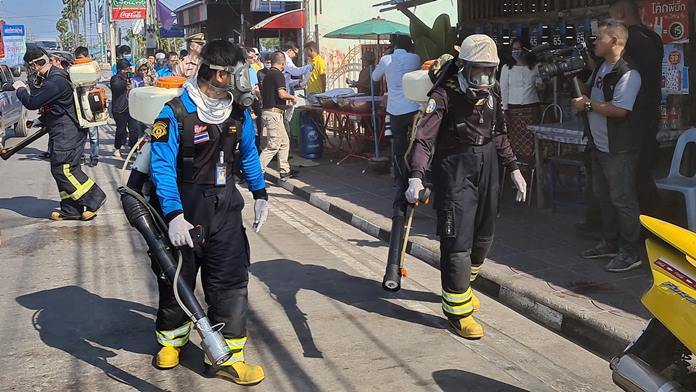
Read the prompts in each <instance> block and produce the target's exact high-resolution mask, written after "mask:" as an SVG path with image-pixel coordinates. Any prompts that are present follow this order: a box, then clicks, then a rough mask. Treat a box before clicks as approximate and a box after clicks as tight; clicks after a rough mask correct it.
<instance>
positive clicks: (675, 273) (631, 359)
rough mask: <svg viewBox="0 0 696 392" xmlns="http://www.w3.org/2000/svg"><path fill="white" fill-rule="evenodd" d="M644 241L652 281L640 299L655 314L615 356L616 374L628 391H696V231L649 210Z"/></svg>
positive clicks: (613, 374)
mask: <svg viewBox="0 0 696 392" xmlns="http://www.w3.org/2000/svg"><path fill="white" fill-rule="evenodd" d="M640 221H641V224H642V225H643V226H644V227H645V228H646V229H647V230H649V231H650V232H651V233H652V234H654V235H653V236H650V238H648V239H646V241H645V246H646V249H647V252H648V260H649V261H650V270H651V272H652V277H653V282H652V286H651V287H650V288H649V289H648V291H647V292H646V293H645V294H644V295H643V298H642V301H641V302H642V303H643V305H645V307H646V308H647V309H648V311H650V313H651V314H652V315H653V316H654V317H653V318H652V319H651V320H650V321H649V322H648V324H647V326H646V327H645V329H644V330H643V331H642V332H641V334H640V335H639V336H638V337H637V338H636V339H635V340H634V341H633V342H632V343H630V344H629V345H628V347H626V349H625V350H624V352H623V354H621V355H619V356H617V357H615V358H614V359H612V360H611V363H610V368H611V370H612V379H613V381H614V383H615V384H616V385H618V386H619V387H620V388H621V389H623V390H624V391H629V392H688V391H696V371H695V370H694V365H693V363H690V360H691V355H692V353H694V352H696V233H693V232H691V231H688V230H686V229H683V228H681V227H678V226H675V225H673V224H670V223H667V222H663V221H661V220H659V219H655V218H652V217H649V216H644V215H643V216H641V217H640Z"/></svg>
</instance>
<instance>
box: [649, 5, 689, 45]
mask: <svg viewBox="0 0 696 392" xmlns="http://www.w3.org/2000/svg"><path fill="white" fill-rule="evenodd" d="M640 14H641V18H642V19H643V23H645V25H647V26H648V28H650V29H651V30H653V31H654V32H656V33H657V34H658V35H659V36H660V37H662V43H665V44H670V43H685V42H689V0H645V1H643V2H642V3H641V10H640Z"/></svg>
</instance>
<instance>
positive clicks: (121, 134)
mask: <svg viewBox="0 0 696 392" xmlns="http://www.w3.org/2000/svg"><path fill="white" fill-rule="evenodd" d="M130 67H131V65H130V63H129V62H128V60H125V59H120V60H118V61H117V62H116V70H117V72H116V75H114V76H112V77H111V82H110V86H111V114H112V115H113V116H114V121H116V135H115V137H114V157H116V158H121V157H122V154H121V147H123V146H124V145H126V138H127V139H128V146H129V147H133V146H134V145H135V143H136V142H137V141H138V138H139V137H140V129H141V127H140V124H139V123H138V121H137V120H135V119H133V118H131V116H130V113H129V112H128V91H130V89H131V80H130V79H131V73H130ZM126 128H128V131H126Z"/></svg>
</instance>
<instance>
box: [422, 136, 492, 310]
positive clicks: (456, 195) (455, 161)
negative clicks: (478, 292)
mask: <svg viewBox="0 0 696 392" xmlns="http://www.w3.org/2000/svg"><path fill="white" fill-rule="evenodd" d="M498 182H499V180H498V156H497V153H496V149H495V145H494V144H493V143H488V144H487V145H485V146H466V147H463V148H459V149H458V151H457V152H456V153H447V152H444V151H442V150H440V151H438V152H437V153H436V157H435V160H434V161H433V186H434V190H435V197H436V199H435V209H436V210H437V234H438V235H439V237H440V271H441V279H442V309H443V311H444V313H445V315H446V316H447V317H449V318H453V319H457V318H463V317H467V316H469V315H470V314H471V313H472V312H473V305H472V303H471V297H472V291H471V287H470V283H471V282H472V281H473V280H474V279H475V277H476V275H477V274H478V271H479V269H480V268H481V265H482V264H483V261H484V260H485V258H486V256H487V255H488V251H489V250H490V247H491V244H492V243H493V234H494V231H495V217H496V213H497V211H498V186H499V184H498Z"/></svg>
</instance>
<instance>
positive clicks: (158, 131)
mask: <svg viewBox="0 0 696 392" xmlns="http://www.w3.org/2000/svg"><path fill="white" fill-rule="evenodd" d="M152 141H153V142H167V141H169V119H168V118H158V119H157V120H155V124H154V125H153V126H152Z"/></svg>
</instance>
